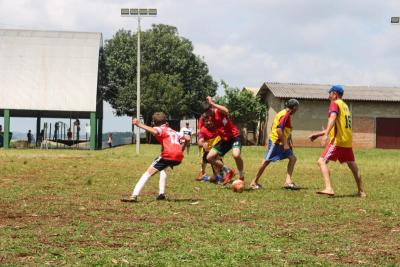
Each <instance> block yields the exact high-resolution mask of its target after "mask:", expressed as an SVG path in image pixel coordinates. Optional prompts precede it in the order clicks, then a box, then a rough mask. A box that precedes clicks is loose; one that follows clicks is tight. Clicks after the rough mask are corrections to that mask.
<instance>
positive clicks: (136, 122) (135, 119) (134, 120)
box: [132, 118, 140, 125]
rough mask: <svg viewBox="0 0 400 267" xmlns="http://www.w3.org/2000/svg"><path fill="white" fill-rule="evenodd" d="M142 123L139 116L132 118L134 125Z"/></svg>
mask: <svg viewBox="0 0 400 267" xmlns="http://www.w3.org/2000/svg"><path fill="white" fill-rule="evenodd" d="M139 123H140V120H139V119H137V118H134V119H132V124H133V125H138V124H139Z"/></svg>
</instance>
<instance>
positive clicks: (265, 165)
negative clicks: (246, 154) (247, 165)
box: [251, 159, 270, 185]
mask: <svg viewBox="0 0 400 267" xmlns="http://www.w3.org/2000/svg"><path fill="white" fill-rule="evenodd" d="M269 163H270V161H266V160H265V159H263V160H262V162H261V165H260V167H259V168H258V171H257V174H256V178H254V180H253V181H251V185H256V184H258V180H259V179H260V177H261V175H262V174H263V172H264V170H265V168H266V167H267V166H268V165H269Z"/></svg>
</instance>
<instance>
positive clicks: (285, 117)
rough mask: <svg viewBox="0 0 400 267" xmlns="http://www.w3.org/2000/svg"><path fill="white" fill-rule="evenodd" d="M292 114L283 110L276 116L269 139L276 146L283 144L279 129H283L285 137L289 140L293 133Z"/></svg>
mask: <svg viewBox="0 0 400 267" xmlns="http://www.w3.org/2000/svg"><path fill="white" fill-rule="evenodd" d="M290 115H291V113H290V112H289V111H287V110H286V109H284V110H281V111H279V112H278V114H276V116H275V119H274V122H273V124H272V127H271V132H270V134H269V139H270V140H271V142H272V143H274V144H281V145H282V144H283V143H282V140H280V139H279V136H278V132H277V129H278V128H280V129H282V132H283V137H284V138H285V139H286V140H287V139H288V138H289V136H290V133H291V132H292V119H291V116H290Z"/></svg>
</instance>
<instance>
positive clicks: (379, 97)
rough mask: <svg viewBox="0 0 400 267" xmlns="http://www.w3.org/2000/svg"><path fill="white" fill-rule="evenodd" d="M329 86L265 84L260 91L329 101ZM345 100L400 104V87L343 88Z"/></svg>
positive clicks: (278, 95) (279, 95)
mask: <svg viewBox="0 0 400 267" xmlns="http://www.w3.org/2000/svg"><path fill="white" fill-rule="evenodd" d="M331 86H332V85H329V84H301V83H276V82H265V83H264V84H263V85H262V86H261V89H260V92H261V91H262V89H263V88H265V87H267V88H268V89H269V90H270V91H271V92H272V94H273V95H274V96H275V97H278V98H299V99H327V98H328V90H329V89H330V88H331ZM343 88H344V95H343V99H345V100H356V101H379V102H400V87H381V86H346V85H344V86H343Z"/></svg>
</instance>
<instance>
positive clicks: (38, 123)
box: [36, 117, 41, 146]
mask: <svg viewBox="0 0 400 267" xmlns="http://www.w3.org/2000/svg"><path fill="white" fill-rule="evenodd" d="M40 120H41V118H40V117H37V118H36V146H38V144H39V143H38V140H39V135H40Z"/></svg>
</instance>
